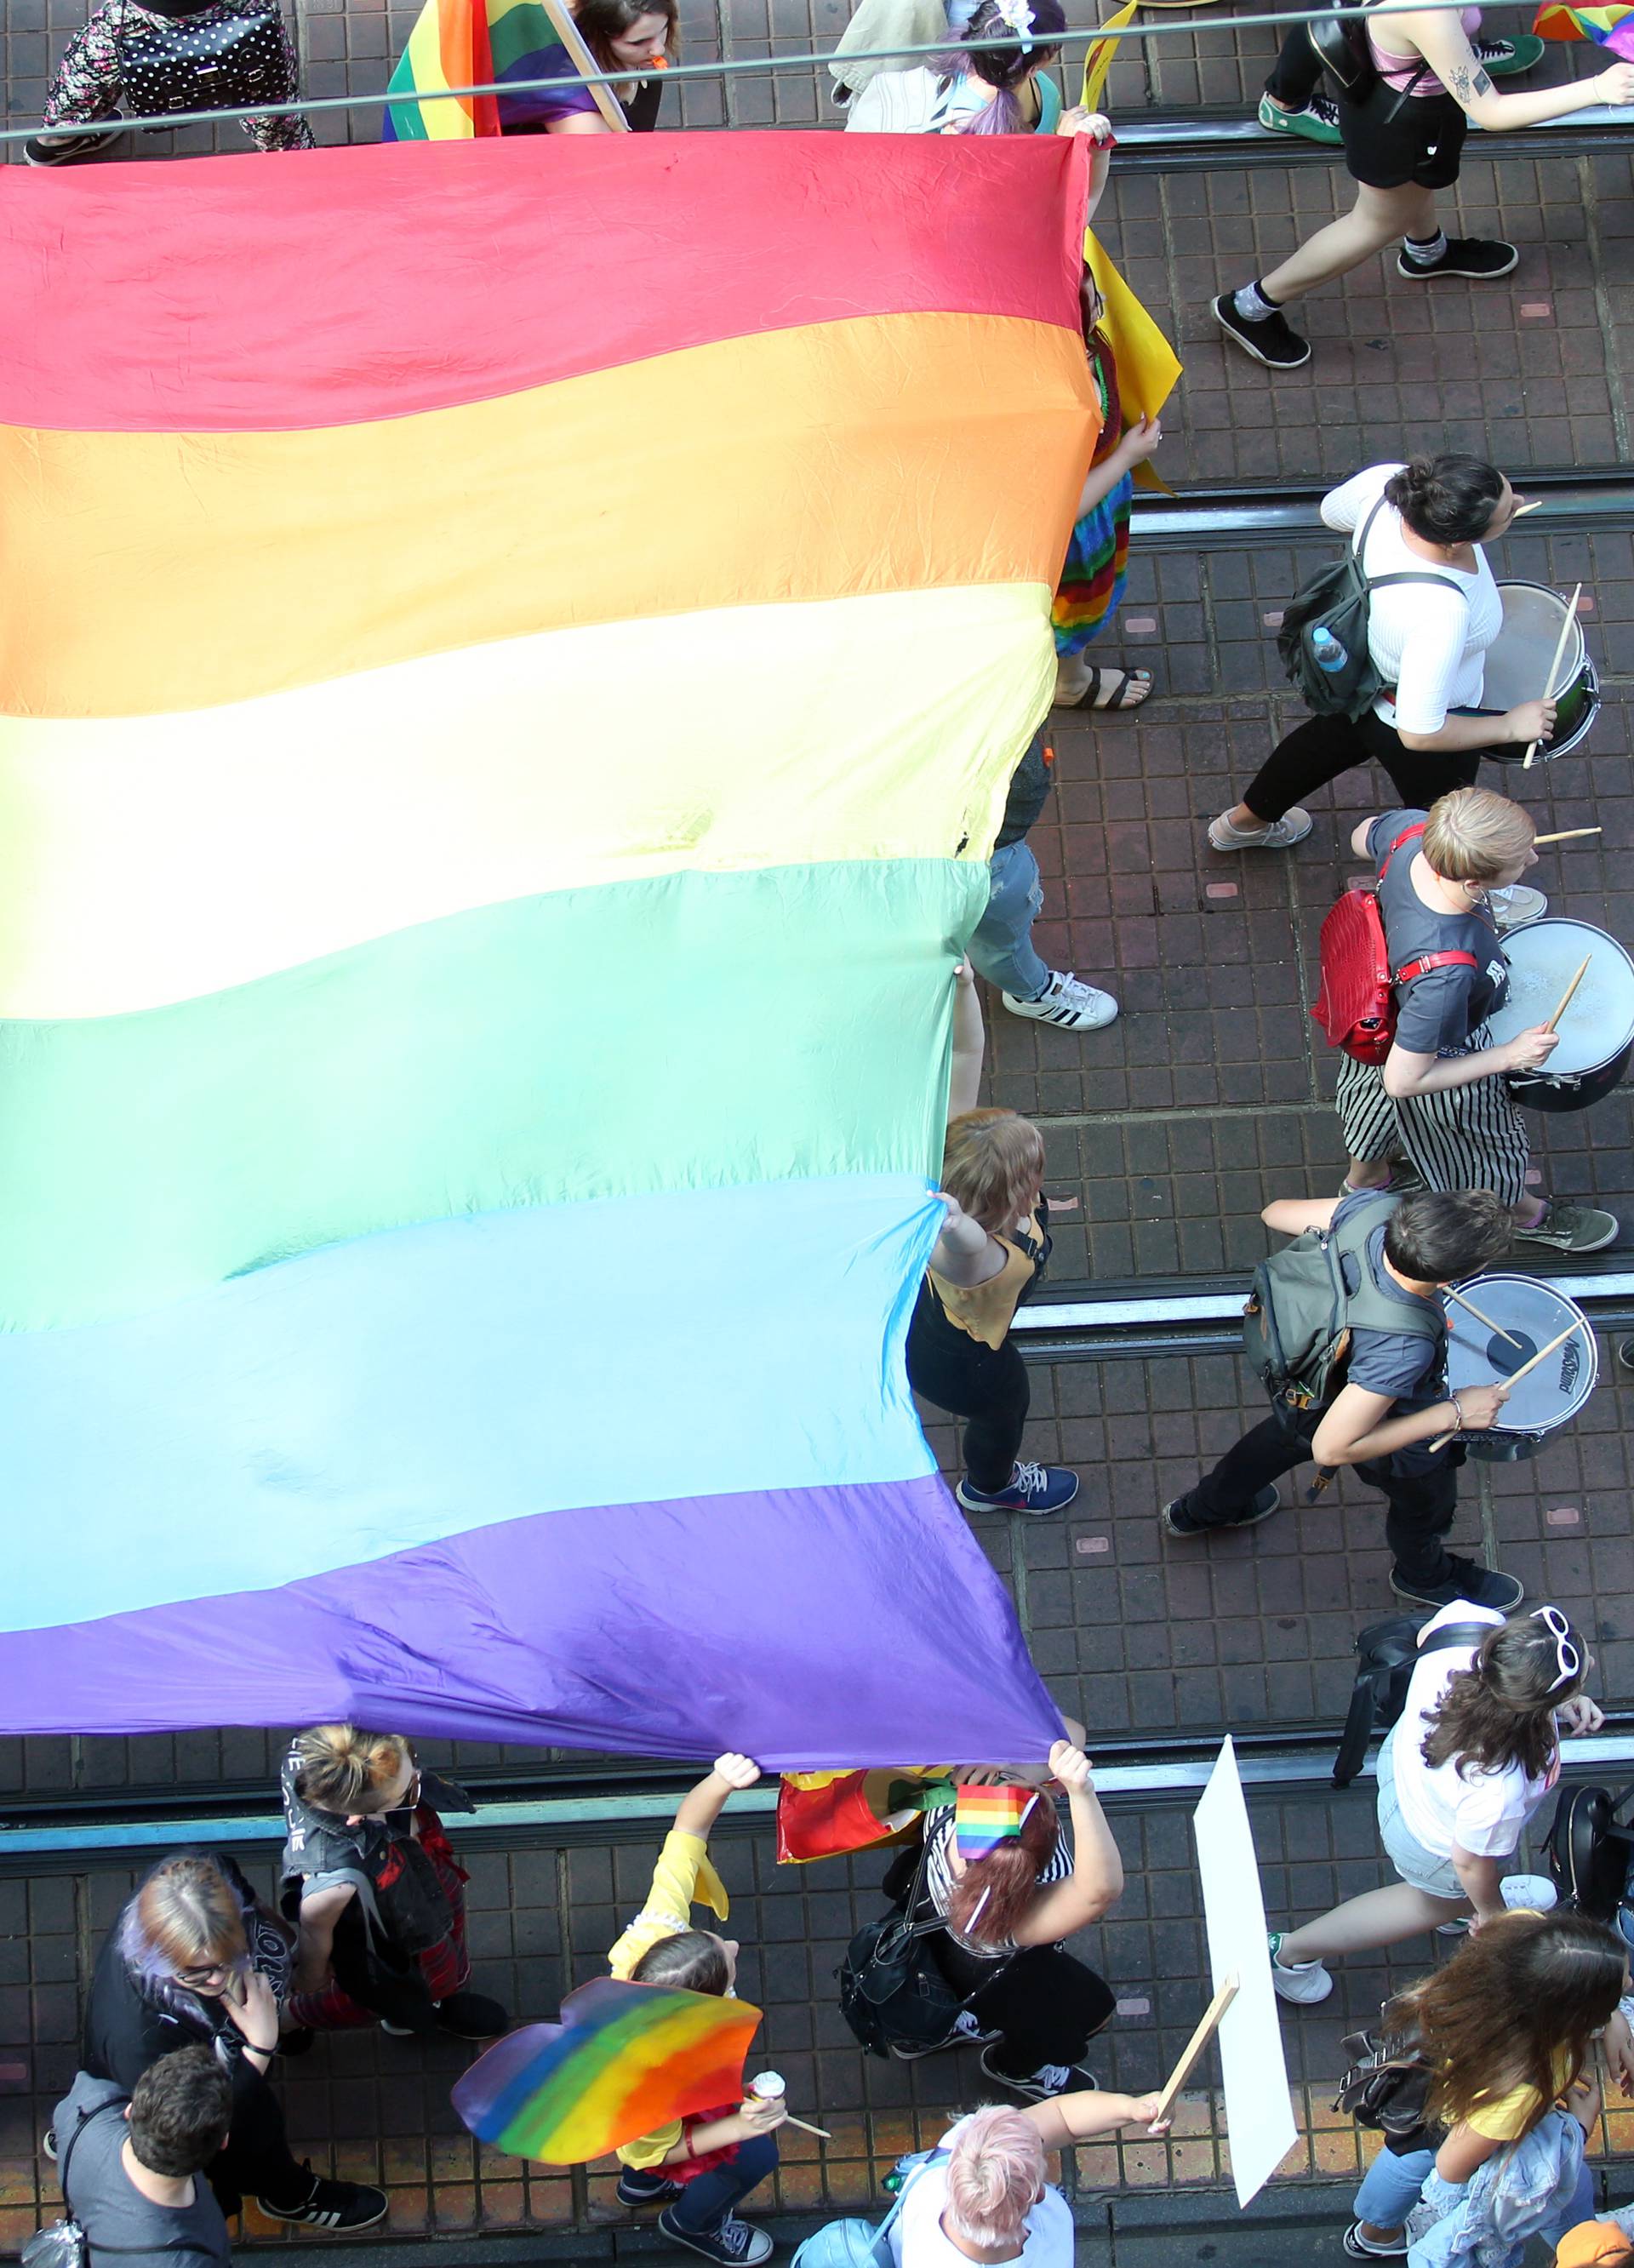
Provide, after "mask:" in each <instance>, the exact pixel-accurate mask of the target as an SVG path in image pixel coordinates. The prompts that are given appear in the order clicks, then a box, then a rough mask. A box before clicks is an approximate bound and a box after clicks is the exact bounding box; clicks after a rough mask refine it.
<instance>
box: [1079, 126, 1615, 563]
mask: <svg viewBox="0 0 1634 2268" xmlns="http://www.w3.org/2000/svg"><path fill="white" fill-rule="evenodd" d="M1121 147H1122V143H1121V141H1120V149H1121ZM1517 477H1518V478H1519V480H1520V483H1521V485H1522V486H1523V487H1524V489H1525V490H1526V493H1527V496H1528V497H1536V498H1537V499H1538V500H1539V501H1540V503H1541V504H1542V510H1541V511H1539V512H1535V513H1533V514H1531V515H1530V516H1529V518H1528V519H1527V523H1526V527H1525V529H1524V531H1523V532H1524V533H1525V534H1528V535H1531V534H1539V535H1542V534H1564V533H1567V532H1570V533H1571V534H1579V533H1580V532H1581V531H1582V530H1583V529H1584V528H1585V527H1616V528H1618V529H1619V530H1621V529H1623V528H1624V527H1627V526H1630V525H1634V467H1631V466H1627V465H1606V466H1601V467H1594V468H1587V467H1580V466H1575V465H1572V466H1565V467H1547V466H1544V467H1539V468H1527V469H1526V470H1524V471H1522V472H1520V474H1519V475H1518V476H1517ZM1331 485H1332V483H1331V482H1323V481H1277V482H1264V483H1255V482H1236V483H1233V484H1232V485H1230V486H1227V487H1202V488H1193V489H1187V490H1184V491H1183V492H1181V493H1179V494H1176V495H1174V496H1152V495H1142V494H1138V493H1137V496H1136V498H1135V512H1134V530H1133V532H1134V534H1136V535H1137V536H1138V538H1139V540H1140V542H1141V545H1142V547H1143V549H1154V550H1159V551H1196V550H1197V549H1200V548H1201V547H1203V546H1205V545H1206V546H1211V547H1212V548H1213V549H1217V550H1231V549H1240V548H1243V547H1246V546H1248V545H1250V544H1256V543H1259V542H1262V541H1264V540H1265V539H1266V538H1267V537H1272V538H1276V539H1278V540H1280V541H1299V539H1301V538H1303V537H1306V536H1311V537H1321V538H1323V539H1325V540H1327V541H1332V531H1331V529H1329V528H1326V527H1323V526H1322V523H1321V515H1320V513H1319V512H1318V509H1317V507H1318V506H1319V504H1321V500H1322V497H1323V496H1324V495H1325V494H1326V493H1327V490H1328V489H1329V487H1330V486H1331Z"/></svg>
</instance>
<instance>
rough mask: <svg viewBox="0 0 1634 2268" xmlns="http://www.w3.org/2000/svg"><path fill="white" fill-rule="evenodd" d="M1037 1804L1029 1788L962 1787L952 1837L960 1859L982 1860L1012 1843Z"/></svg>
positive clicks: (1034, 1792)
mask: <svg viewBox="0 0 1634 2268" xmlns="http://www.w3.org/2000/svg"><path fill="white" fill-rule="evenodd" d="M1037 1801H1038V1791H1037V1789H1036V1788H1031V1787H961V1789H960V1791H959V1794H958V1797H957V1798H956V1800H955V1802H954V1806H953V1835H954V1838H955V1840H956V1841H957V1843H958V1845H959V1855H960V1857H961V1859H985V1858H986V1856H987V1854H988V1852H990V1851H997V1848H998V1846H999V1845H1000V1844H1001V1843H1012V1842H1014V1841H1015V1839H1016V1838H1017V1837H1018V1836H1019V1834H1020V1832H1021V1823H1022V1821H1023V1820H1024V1819H1025V1818H1026V1817H1027V1814H1028V1812H1029V1811H1031V1809H1032V1808H1033V1806H1034V1804H1035V1803H1036V1802H1037Z"/></svg>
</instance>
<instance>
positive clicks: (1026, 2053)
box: [885, 1719, 1123, 2102]
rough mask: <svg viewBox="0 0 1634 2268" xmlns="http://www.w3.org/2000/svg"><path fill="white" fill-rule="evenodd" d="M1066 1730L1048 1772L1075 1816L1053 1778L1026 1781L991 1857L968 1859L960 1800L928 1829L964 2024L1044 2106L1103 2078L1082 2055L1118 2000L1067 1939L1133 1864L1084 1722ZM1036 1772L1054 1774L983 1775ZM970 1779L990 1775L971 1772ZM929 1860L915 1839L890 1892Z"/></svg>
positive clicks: (931, 1877) (1110, 1897)
mask: <svg viewBox="0 0 1634 2268" xmlns="http://www.w3.org/2000/svg"><path fill="white" fill-rule="evenodd" d="M1067 1729H1068V1731H1069V1733H1070V1734H1071V1735H1072V1737H1071V1739H1070V1740H1065V1741H1057V1742H1056V1744H1055V1746H1054V1747H1053V1748H1052V1749H1050V1751H1049V1775H1050V1776H1051V1777H1052V1778H1054V1779H1055V1780H1056V1782H1058V1783H1059V1785H1060V1786H1062V1787H1064V1789H1065V1791H1066V1798H1067V1818H1066V1819H1065V1820H1063V1819H1062V1818H1061V1817H1060V1816H1059V1815H1058V1814H1057V1812H1056V1805H1055V1801H1054V1800H1053V1798H1052V1796H1051V1794H1050V1793H1049V1789H1048V1787H1047V1786H1031V1787H1030V1789H1028V1788H1025V1787H1022V1786H1017V1788H1016V1794H1017V1804H1016V1815H1015V1818H1014V1821H1013V1823H1012V1831H1010V1832H1007V1833H1006V1834H1005V1836H1004V1837H1003V1839H1001V1840H1000V1841H998V1842H997V1845H996V1846H995V1847H993V1848H991V1849H990V1850H988V1851H987V1852H985V1853H984V1854H983V1855H980V1856H976V1857H968V1856H967V1855H966V1854H965V1852H964V1851H963V1850H961V1835H960V1817H959V1815H960V1806H959V1803H958V1800H957V1799H955V1800H954V1801H953V1803H945V1804H941V1805H938V1806H937V1807H936V1808H934V1809H933V1810H931V1812H930V1813H929V1814H928V1815H927V1817H926V1821H925V1828H924V1889H925V1895H926V1896H927V1898H928V1899H929V1902H930V1905H931V1911H933V1912H935V1913H937V1914H939V1915H940V1916H941V1918H942V1919H943V1921H944V1922H945V1923H946V1930H945V1932H944V1933H942V1934H941V1935H940V1936H938V1937H934V1938H932V1939H931V1940H930V1943H931V1948H932V1949H933V1951H934V1954H935V1956H936V1962H937V1965H938V1968H939V1969H940V1970H941V1971H942V1974H943V1976H944V1977H946V1980H947V1982H948V1984H949V1985H952V1987H953V1990H954V1992H957V1993H959V1994H960V1996H961V1999H963V2000H964V2003H965V2013H964V2017H963V2019H962V2021H961V2036H967V2037H968V2039H969V2041H970V2043H972V2044H973V2045H974V2044H975V2043H978V2042H980V2043H983V2045H982V2068H983V2071H984V2072H985V2073H987V2076H988V2077H989V2078H990V2079H991V2080H997V2083H998V2084H999V2085H1000V2086H1001V2087H1004V2088H1008V2089H1009V2090H1010V2091H1011V2093H1012V2094H1014V2095H1021V2096H1024V2097H1025V2098H1026V2099H1027V2101H1028V2102H1047V2101H1049V2100H1050V2099H1052V2098H1053V2097H1055V2096H1056V2095H1067V2094H1070V2093H1071V2091H1072V2089H1074V2088H1081V2087H1085V2086H1090V2087H1093V2086H1094V2085H1095V2084H1096V2081H1095V2080H1094V2078H1093V2076H1092V2075H1091V2074H1089V2073H1086V2071H1085V2069H1084V2061H1083V2059H1084V2058H1085V2056H1086V2054H1087V2053H1088V2051H1089V2043H1090V2042H1091V2040H1093V2038H1094V2036H1095V2035H1096V2034H1097V2033H1098V2032H1101V2031H1104V2030H1105V2029H1106V2027H1107V2026H1108V2024H1109V2023H1110V2022H1111V2021H1112V2018H1113V2015H1114V2014H1115V2010H1116V2007H1117V2000H1116V1996H1115V1994H1114V1992H1113V1991H1112V1989H1111V1987H1110V1986H1109V1985H1108V1984H1107V1983H1106V1981H1105V1980H1104V1978H1102V1977H1098V1976H1097V1975H1096V1974H1095V1972H1094V1970H1093V1969H1089V1968H1086V1966H1085V1964H1084V1963H1083V1962H1081V1961H1078V1960H1075V1959H1074V1958H1073V1956H1072V1955H1071V1954H1070V1953H1068V1952H1067V1950H1066V1949H1065V1947H1064V1945H1063V1943H1062V1940H1063V1939H1064V1938H1068V1937H1071V1936H1073V1935H1074V1934H1075V1933H1077V1932H1078V1930H1080V1929H1087V1928H1088V1927H1089V1926H1090V1924H1091V1923H1092V1922H1095V1921H1099V1920H1100V1918H1101V1917H1102V1916H1103V1915H1104V1914H1107V1913H1109V1912H1110V1911H1111V1910H1112V1908H1113V1907H1114V1906H1115V1904H1117V1901H1118V1899H1119V1897H1120V1896H1122V1889H1123V1864H1122V1859H1120V1857H1119V1856H1118V1846H1117V1844H1116V1843H1115V1840H1114V1839H1113V1834H1112V1830H1111V1828H1110V1827H1109V1826H1108V1823H1107V1817H1106V1814H1105V1813H1104V1812H1103V1811H1102V1810H1101V1808H1100V1798H1099V1796H1098V1795H1097V1794H1096V1793H1095V1783H1094V1779H1093V1774H1092V1771H1091V1767H1090V1761H1089V1758H1088V1757H1087V1756H1086V1755H1085V1753H1084V1750H1083V1747H1082V1745H1081V1743H1082V1741H1083V1738H1084V1728H1083V1727H1082V1726H1081V1725H1076V1724H1073V1723H1072V1722H1071V1719H1068V1720H1067ZM1024 1778H1026V1779H1027V1780H1028V1781H1041V1780H1042V1779H1043V1778H1044V1774H1043V1773H1042V1772H1041V1771H1036V1770H1035V1771H1033V1772H1032V1773H1029V1774H1026V1775H1024V1774H1023V1773H1021V1772H1020V1771H1002V1772H993V1773H985V1774H983V1775H982V1782H983V1783H991V1782H993V1781H995V1780H997V1781H998V1782H1000V1783H1001V1784H1012V1783H1019V1782H1021V1781H1022V1780H1023V1779H1024ZM964 1784H965V1785H974V1784H981V1783H975V1782H972V1781H971V1779H970V1776H969V1775H968V1774H967V1775H965V1776H964ZM919 1858H920V1853H919V1851H918V1850H917V1849H916V1848H912V1849H909V1850H906V1851H904V1852H902V1853H901V1854H900V1856H899V1857H898V1859H896V1860H895V1861H894V1864H893V1866H892V1867H891V1869H890V1871H889V1872H888V1873H887V1875H886V1878H885V1887H886V1889H887V1894H890V1895H894V1896H898V1897H902V1896H905V1895H906V1892H907V1890H908V1887H909V1883H910V1882H911V1881H912V1879H913V1877H914V1874H916V1871H917V1867H918V1864H919ZM958 2043H959V2042H958V2039H957V2038H955V2039H953V2040H950V2041H949V2042H947V2043H946V2044H947V2045H950V2046H956V2045H957V2044H958ZM898 2052H899V2053H902V2051H898Z"/></svg>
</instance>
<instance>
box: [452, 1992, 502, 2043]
mask: <svg viewBox="0 0 1634 2268" xmlns="http://www.w3.org/2000/svg"><path fill="white" fill-rule="evenodd" d="M437 2029H438V2031H439V2032H445V2033H446V2034H447V2035H448V2037H449V2038H450V2039H451V2040H497V2038H498V2037H499V2036H500V2035H501V2034H502V2033H503V2032H508V2031H509V2030H510V2029H511V2012H510V2010H509V2009H508V2008H504V2007H501V2006H500V2004H499V2002H498V2001H497V2000H490V1999H489V1998H488V1997H487V1995H486V1994H485V1993H482V1992H450V1993H449V1995H448V1996H447V1998H446V1999H443V2000H439V2001H438V2004H437Z"/></svg>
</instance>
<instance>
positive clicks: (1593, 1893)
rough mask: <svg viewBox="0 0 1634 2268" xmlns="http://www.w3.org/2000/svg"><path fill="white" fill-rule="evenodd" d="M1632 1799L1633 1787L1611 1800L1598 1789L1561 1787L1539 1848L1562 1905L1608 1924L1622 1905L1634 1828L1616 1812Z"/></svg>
mask: <svg viewBox="0 0 1634 2268" xmlns="http://www.w3.org/2000/svg"><path fill="white" fill-rule="evenodd" d="M1630 1796H1634V1786H1630V1787H1625V1788H1624V1789H1623V1791H1622V1793H1621V1794H1619V1795H1616V1796H1614V1795H1613V1794H1612V1793H1610V1791H1609V1790H1608V1789H1607V1788H1603V1787H1567V1788H1562V1790H1561V1792H1560V1800H1559V1802H1558V1803H1557V1805H1556V1806H1555V1816H1554V1820H1553V1822H1552V1823H1551V1824H1550V1827H1549V1835H1548V1838H1547V1840H1546V1842H1545V1845H1544V1849H1545V1851H1546V1852H1547V1853H1548V1857H1549V1878H1550V1880H1551V1881H1553V1883H1554V1885H1555V1888H1556V1889H1557V1890H1558V1891H1559V1893H1560V1903H1561V1904H1562V1905H1563V1906H1571V1907H1572V1908H1573V1909H1574V1910H1575V1911H1577V1912H1579V1913H1584V1914H1587V1915H1589V1916H1590V1918H1592V1919H1593V1920H1594V1921H1604V1922H1608V1921H1610V1920H1611V1919H1612V1918H1613V1916H1614V1915H1615V1914H1616V1911H1617V1908H1618V1907H1619V1906H1620V1905H1621V1904H1623V1896H1624V1895H1625V1892H1626V1889H1627V1886H1628V1880H1629V1867H1630V1859H1634V1827H1630V1825H1629V1824H1628V1823H1626V1822H1623V1821H1619V1819H1618V1817H1617V1814H1618V1812H1619V1811H1621V1810H1622V1808H1623V1805H1624V1804H1625V1803H1627V1801H1628V1800H1629V1799H1630Z"/></svg>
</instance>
